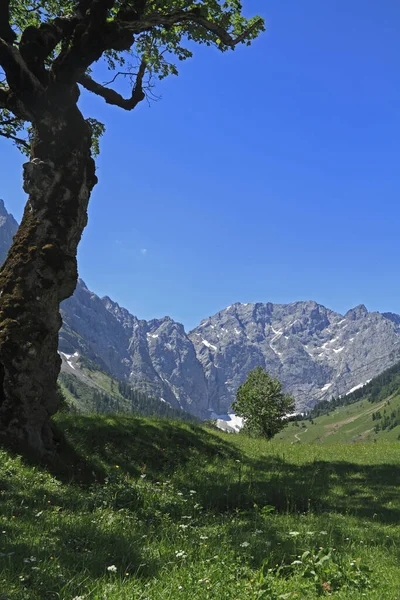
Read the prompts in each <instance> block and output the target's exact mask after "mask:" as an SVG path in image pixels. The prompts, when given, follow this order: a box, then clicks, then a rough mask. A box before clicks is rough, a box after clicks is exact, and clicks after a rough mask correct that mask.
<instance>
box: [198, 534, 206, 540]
mask: <svg viewBox="0 0 400 600" xmlns="http://www.w3.org/2000/svg"><path fill="white" fill-rule="evenodd" d="M200 539H201V540H208V535H201V536H200Z"/></svg>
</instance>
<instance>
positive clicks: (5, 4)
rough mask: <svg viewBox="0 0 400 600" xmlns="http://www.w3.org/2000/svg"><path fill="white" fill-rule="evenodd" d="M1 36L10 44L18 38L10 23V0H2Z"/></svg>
mask: <svg viewBox="0 0 400 600" xmlns="http://www.w3.org/2000/svg"><path fill="white" fill-rule="evenodd" d="M0 37H1V38H3V40H4V41H5V42H8V43H9V44H13V43H14V42H15V40H16V39H17V36H16V34H15V32H14V31H13V30H12V28H11V25H10V0H0Z"/></svg>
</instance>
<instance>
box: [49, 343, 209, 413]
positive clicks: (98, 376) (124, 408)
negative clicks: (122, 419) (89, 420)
mask: <svg viewBox="0 0 400 600" xmlns="http://www.w3.org/2000/svg"><path fill="white" fill-rule="evenodd" d="M61 357H62V361H63V367H62V370H61V373H60V375H59V378H58V383H59V386H60V389H61V391H62V393H63V395H64V398H65V400H66V404H67V406H68V410H69V411H71V412H76V413H83V414H107V413H108V414H110V413H111V414H116V413H119V414H131V415H142V416H155V417H163V418H169V419H178V420H181V421H190V422H193V423H196V422H199V420H198V419H197V418H196V417H195V416H193V415H191V414H189V413H187V412H185V411H183V410H180V409H178V408H173V407H172V406H170V405H169V404H168V402H165V401H164V400H161V399H159V398H153V397H151V396H147V395H146V394H144V393H143V392H140V391H138V390H135V389H134V388H133V387H132V386H131V385H130V384H129V383H128V382H126V381H118V380H116V379H114V378H113V377H111V376H110V375H109V374H107V373H104V372H102V371H99V370H98V369H97V368H96V366H95V365H94V364H93V363H90V361H87V360H86V361H82V360H80V359H79V357H77V356H70V355H66V354H64V353H61Z"/></svg>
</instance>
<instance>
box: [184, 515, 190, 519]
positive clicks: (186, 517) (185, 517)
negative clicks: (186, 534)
mask: <svg viewBox="0 0 400 600" xmlns="http://www.w3.org/2000/svg"><path fill="white" fill-rule="evenodd" d="M191 518H192V517H190V516H189V515H183V517H182V519H191Z"/></svg>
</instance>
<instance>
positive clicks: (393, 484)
mask: <svg viewBox="0 0 400 600" xmlns="http://www.w3.org/2000/svg"><path fill="white" fill-rule="evenodd" d="M56 423H57V426H58V430H59V437H60V440H61V447H60V451H61V454H60V457H61V458H60V460H59V462H58V464H57V465H55V464H53V467H52V472H51V473H49V472H47V471H46V470H45V469H44V468H39V467H32V466H29V465H28V464H26V463H24V462H23V461H22V460H21V459H19V458H15V457H13V456H11V455H8V454H7V453H6V452H4V451H0V482H1V498H2V502H1V503H0V598H1V599H2V600H9V599H13V600H50V599H51V598H58V599H59V600H72V599H74V600H77V599H78V598H79V600H82V599H84V600H104V599H105V598H106V599H107V600H132V599H133V598H138V599H139V598H140V599H142V600H154V599H156V598H160V599H162V600H176V598H180V599H181V600H193V599H194V600H235V599H240V600H242V599H244V598H246V600H247V599H249V600H259V599H260V598H262V599H264V598H265V599H267V598H268V600H278V599H289V598H297V599H300V598H302V599H307V600H317V598H321V597H326V596H332V597H334V598H337V599H338V600H360V599H361V598H367V600H368V599H369V600H395V599H396V598H398V590H399V586H400V575H399V568H398V567H399V564H398V555H397V550H396V549H397V548H398V547H399V544H400V534H399V528H398V522H399V518H400V502H399V498H400V497H399V494H398V490H399V485H400V481H399V472H398V468H397V467H398V464H399V461H400V447H399V445H398V444H397V443H384V442H381V441H378V442H377V443H376V444H357V445H352V446H345V445H331V446H326V447H324V446H313V445H309V444H304V445H292V444H290V443H289V444H288V443H282V442H279V441H278V442H271V443H268V442H266V441H263V440H254V439H249V438H246V437H245V436H242V435H238V436H232V435H227V434H223V433H218V432H215V431H213V430H208V429H206V428H204V427H197V426H195V425H189V424H182V423H181V424H179V423H177V422H168V421H165V420H161V421H157V420H150V419H144V418H133V417H128V416H119V417H115V416H101V417H93V416H92V417H88V416H79V415H73V416H66V415H59V416H58V417H57V419H56Z"/></svg>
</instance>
